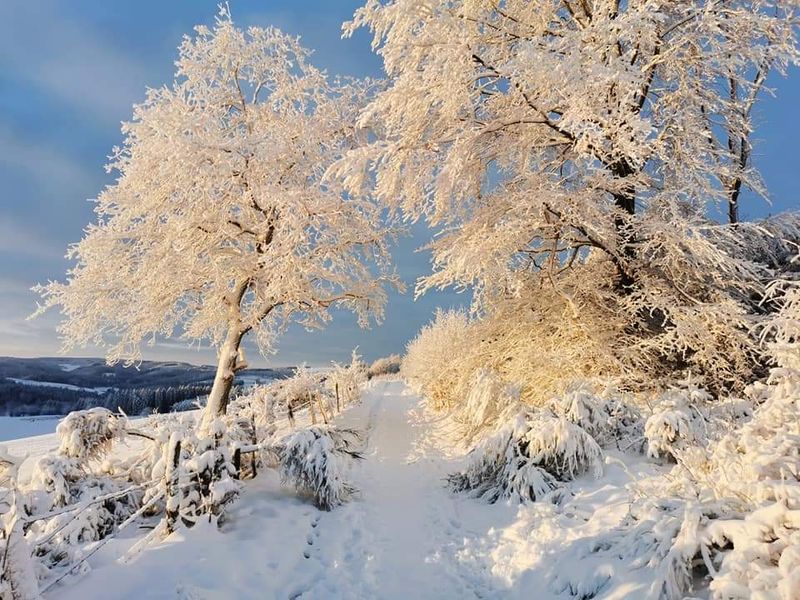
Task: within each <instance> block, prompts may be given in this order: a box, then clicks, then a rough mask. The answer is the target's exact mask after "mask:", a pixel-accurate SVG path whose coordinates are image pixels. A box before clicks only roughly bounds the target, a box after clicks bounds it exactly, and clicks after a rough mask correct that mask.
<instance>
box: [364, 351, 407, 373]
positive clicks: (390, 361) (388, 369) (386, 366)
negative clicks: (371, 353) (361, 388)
mask: <svg viewBox="0 0 800 600" xmlns="http://www.w3.org/2000/svg"><path fill="white" fill-rule="evenodd" d="M401 363H402V358H400V355H399V354H392V355H390V356H384V357H383V358H378V359H377V360H375V361H374V362H373V363H372V364H371V365H370V366H369V369H368V370H367V379H372V378H373V377H380V376H381V375H395V374H397V373H399V372H400V364H401Z"/></svg>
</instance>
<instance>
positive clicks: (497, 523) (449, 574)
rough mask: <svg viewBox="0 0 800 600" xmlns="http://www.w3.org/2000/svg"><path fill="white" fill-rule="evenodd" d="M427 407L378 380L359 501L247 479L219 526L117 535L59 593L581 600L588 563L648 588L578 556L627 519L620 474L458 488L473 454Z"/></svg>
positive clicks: (355, 419) (368, 405) (625, 588)
mask: <svg viewBox="0 0 800 600" xmlns="http://www.w3.org/2000/svg"><path fill="white" fill-rule="evenodd" d="M420 403H421V401H420V398H419V397H418V396H416V395H413V394H412V393H411V392H410V390H409V389H408V388H407V387H406V386H405V385H404V384H403V383H402V382H399V381H387V380H384V381H377V382H373V383H372V384H371V385H370V386H368V387H367V388H366V390H365V393H364V397H363V402H362V403H361V404H359V405H358V406H355V407H353V408H351V409H349V410H348V411H346V412H345V413H343V414H342V415H341V416H340V417H339V419H338V424H340V425H344V426H347V427H353V428H357V429H360V430H362V431H365V433H366V435H367V436H368V437H367V441H366V444H365V447H364V449H363V451H364V457H365V459H364V460H363V461H359V462H358V463H357V464H356V465H355V466H354V467H353V471H352V472H351V473H350V480H351V481H352V482H354V483H355V484H356V485H357V486H358V488H359V489H360V494H359V497H357V498H355V499H353V500H352V501H351V502H349V503H348V504H345V505H344V506H342V507H339V508H337V509H335V510H333V511H331V512H321V511H318V510H317V509H315V508H314V507H313V506H312V505H311V504H310V503H309V502H308V501H307V500H306V499H303V498H298V497H297V495H296V494H295V493H294V491H293V490H290V489H286V488H284V487H282V486H281V485H280V482H279V481H278V478H277V476H276V475H275V474H274V473H272V472H265V473H262V474H260V475H259V477H258V478H257V479H256V480H253V481H249V482H247V483H246V485H245V490H244V493H243V494H242V496H241V497H240V498H239V500H238V501H237V502H236V503H235V504H234V505H233V506H232V507H231V509H230V511H229V519H228V521H227V522H226V523H225V524H224V525H223V527H222V529H221V530H218V529H217V527H216V525H213V524H208V523H205V524H203V525H201V526H197V527H195V528H194V529H191V530H185V529H184V530H181V531H179V532H178V533H176V534H173V535H172V536H171V537H169V538H168V539H167V540H165V541H163V542H161V543H158V544H155V545H153V546H151V547H150V548H148V549H146V550H145V551H144V552H142V553H140V554H138V555H135V556H133V558H123V557H125V555H126V552H127V551H128V550H129V549H130V548H131V546H133V544H134V543H135V541H136V539H135V538H129V539H117V540H113V541H112V542H110V543H109V544H108V545H107V546H106V547H104V548H103V549H102V550H101V551H100V552H98V553H97V554H96V555H95V556H94V557H93V558H92V560H91V561H90V562H91V566H92V570H91V571H90V572H88V573H86V574H84V575H78V576H75V577H74V578H73V579H72V580H70V581H68V582H66V583H65V584H64V585H62V586H60V587H59V588H58V589H55V590H53V591H52V592H51V593H50V594H49V595H48V597H49V598H58V599H59V600H92V599H95V598H98V599H99V598H106V597H108V590H114V593H113V596H114V597H115V598H120V599H130V600H133V599H139V598H151V599H161V598H163V599H165V600H166V599H168V598H169V599H174V598H184V599H190V600H216V599H220V600H221V599H229V598H253V599H255V598H259V599H260V598H308V599H311V598H325V599H329V598H330V599H336V598H341V599H362V598H363V599H372V598H385V599H387V600H394V599H397V600H399V599H405V598H410V597H413V598H415V599H423V600H424V599H431V600H433V599H449V598H453V599H455V598H509V597H517V598H531V597H534V598H537V599H547V598H570V597H575V594H574V593H573V591H572V590H571V589H570V582H569V581H568V579H569V574H570V573H572V574H575V573H576V572H580V570H581V569H583V570H584V571H585V570H588V571H590V572H594V571H597V572H598V573H599V575H598V576H599V577H600V582H603V583H604V584H605V585H604V586H603V587H604V589H603V590H602V591H601V593H600V594H598V595H597V598H626V597H628V598H634V597H640V596H641V594H642V591H643V588H642V585H641V582H639V581H638V580H637V575H636V574H635V573H634V574H630V573H627V572H626V571H625V569H624V568H623V567H622V566H620V565H613V564H611V565H598V564H596V561H594V562H593V561H592V558H591V557H590V556H589V557H587V560H588V562H586V561H584V558H585V557H584V556H583V553H581V552H579V551H577V550H576V548H579V547H580V542H581V541H582V540H584V539H586V540H589V541H591V539H592V538H593V536H595V535H597V534H598V533H601V532H604V531H606V530H607V529H608V528H610V527H613V526H614V525H616V524H617V523H618V522H619V521H620V520H621V519H622V518H623V517H624V515H625V513H626V510H627V503H628V500H629V498H628V494H627V491H626V490H625V485H624V484H625V481H626V477H627V476H626V475H625V473H624V471H623V470H622V469H621V468H619V467H615V466H613V465H612V466H610V467H609V473H608V475H607V476H606V477H604V478H603V479H601V480H598V481H595V480H585V481H584V480H581V481H578V482H576V484H575V485H576V488H575V492H576V496H575V497H574V498H573V500H572V501H571V502H567V503H566V505H565V506H564V507H562V508H556V507H554V506H553V505H551V504H535V505H529V506H524V507H517V506H509V505H507V504H503V503H499V504H496V505H487V504H484V503H481V502H479V501H477V500H474V499H471V498H468V497H466V496H463V495H454V494H451V493H450V492H449V491H448V490H447V489H446V487H445V485H444V483H445V482H444V477H445V475H446V474H448V473H450V472H452V471H454V470H456V469H457V468H458V467H459V466H460V464H461V461H462V458H461V457H458V456H451V455H450V454H451V452H450V448H449V446H448V444H447V443H445V442H444V440H443V438H442V437H441V436H440V435H439V431H438V427H437V424H436V422H435V421H433V420H431V418H430V416H426V413H425V412H424V411H423V410H422V409H421V407H420ZM137 535H139V536H141V535H143V533H142V534H137ZM584 562H585V564H584ZM615 569H616V571H618V572H615ZM565 574H566V575H565ZM641 576H642V574H639V575H638V577H641ZM645 576H646V575H645ZM587 597H588V596H587Z"/></svg>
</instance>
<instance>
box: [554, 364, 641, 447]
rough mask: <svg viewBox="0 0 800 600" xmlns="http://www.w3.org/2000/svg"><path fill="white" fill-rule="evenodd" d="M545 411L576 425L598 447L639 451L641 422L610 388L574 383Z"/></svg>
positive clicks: (579, 382) (595, 383)
mask: <svg viewBox="0 0 800 600" xmlns="http://www.w3.org/2000/svg"><path fill="white" fill-rule="evenodd" d="M548 407H549V408H550V410H551V411H553V413H554V414H556V415H558V416H560V417H564V418H565V419H567V420H568V421H570V422H572V423H575V424H576V425H579V426H580V427H581V428H582V429H583V430H584V431H586V432H587V433H588V434H589V435H591V436H592V437H593V438H594V439H595V441H596V442H597V443H598V444H600V445H601V446H609V445H616V447H617V448H618V449H620V450H632V449H633V450H636V451H640V450H641V447H642V446H643V444H644V441H645V438H644V431H643V429H644V421H643V420H642V417H641V415H640V414H639V411H638V410H637V409H636V407H635V406H634V405H633V404H632V402H631V401H630V400H629V399H624V398H623V397H622V396H621V395H620V394H619V393H617V392H616V390H615V389H614V388H613V387H609V386H608V385H602V386H601V385H600V384H599V383H597V382H594V383H593V382H590V381H587V380H578V381H574V382H572V383H571V384H569V385H568V386H567V387H566V389H565V391H564V392H563V393H562V394H559V395H558V396H555V397H553V398H552V399H551V400H550V402H549V404H548Z"/></svg>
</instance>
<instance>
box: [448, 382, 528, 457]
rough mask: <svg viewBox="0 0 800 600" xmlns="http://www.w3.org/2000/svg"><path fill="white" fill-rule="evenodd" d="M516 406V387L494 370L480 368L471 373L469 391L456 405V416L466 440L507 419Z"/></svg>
mask: <svg viewBox="0 0 800 600" xmlns="http://www.w3.org/2000/svg"><path fill="white" fill-rule="evenodd" d="M518 410H519V389H517V388H516V387H515V386H512V385H509V384H507V383H505V382H504V381H503V380H502V379H501V378H500V377H499V376H498V375H497V373H494V372H492V371H490V370H488V369H479V370H477V371H475V373H474V374H473V376H472V382H471V385H470V387H469V393H468V394H467V397H466V399H465V401H464V403H463V405H462V406H460V407H458V409H457V413H456V414H455V419H456V420H457V421H458V422H459V423H461V425H462V426H463V428H464V436H465V438H466V439H467V440H468V441H471V440H474V439H475V438H476V437H477V436H478V435H480V434H482V433H485V432H486V431H487V430H491V429H492V428H494V427H496V426H497V424H498V423H501V422H504V421H507V420H508V419H509V418H511V417H513V416H514V413H515V412H517V411H518Z"/></svg>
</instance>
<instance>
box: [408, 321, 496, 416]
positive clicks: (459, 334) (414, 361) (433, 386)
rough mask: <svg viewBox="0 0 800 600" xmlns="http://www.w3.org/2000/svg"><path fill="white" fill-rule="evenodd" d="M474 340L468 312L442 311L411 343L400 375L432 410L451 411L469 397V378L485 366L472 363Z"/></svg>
mask: <svg viewBox="0 0 800 600" xmlns="http://www.w3.org/2000/svg"><path fill="white" fill-rule="evenodd" d="M474 339H475V331H474V326H473V323H472V322H471V321H470V319H469V317H468V316H467V314H466V312H464V311H447V312H445V311H441V310H440V311H438V312H437V313H436V317H435V318H434V320H433V321H432V322H431V323H429V324H428V325H426V326H425V327H423V328H422V329H421V330H420V332H419V333H418V334H417V336H416V337H415V338H414V339H413V340H411V342H409V343H408V346H407V348H406V355H405V357H404V358H403V364H402V366H401V370H400V372H401V374H402V375H403V377H404V378H405V379H406V380H407V381H408V382H409V383H410V384H411V386H412V387H414V388H415V389H416V390H417V391H419V392H421V393H422V394H424V395H425V397H426V399H427V400H428V401H429V402H430V405H431V406H432V407H433V408H435V409H444V408H450V407H452V406H454V405H456V404H457V403H458V402H459V401H460V400H461V399H463V398H464V397H465V396H466V394H467V387H468V385H469V377H470V375H471V374H472V373H473V372H474V371H475V370H476V369H477V368H480V367H482V366H485V365H482V364H479V363H473V362H471V360H470V359H471V357H472V355H471V350H472V349H473V348H474V347H475V345H474Z"/></svg>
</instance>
